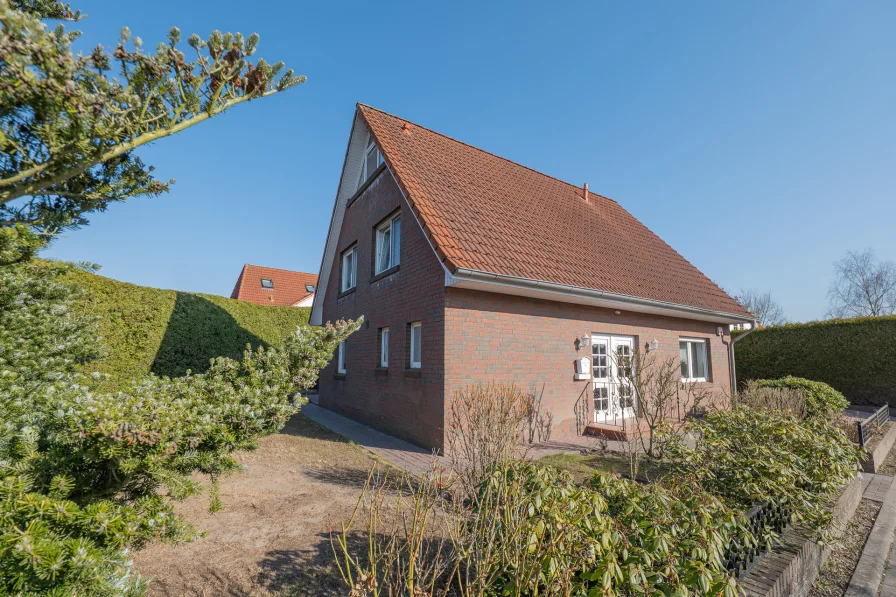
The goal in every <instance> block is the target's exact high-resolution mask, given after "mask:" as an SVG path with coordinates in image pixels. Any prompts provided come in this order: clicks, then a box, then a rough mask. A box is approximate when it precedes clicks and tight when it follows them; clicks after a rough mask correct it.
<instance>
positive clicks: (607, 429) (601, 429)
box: [585, 419, 650, 441]
mask: <svg viewBox="0 0 896 597" xmlns="http://www.w3.org/2000/svg"><path fill="white" fill-rule="evenodd" d="M641 428H642V430H643V433H644V434H645V437H646V436H648V435H650V429H649V428H648V427H647V425H645V424H643V423H642V424H641ZM585 435H594V436H602V437H605V438H607V439H612V440H617V441H627V440H630V439H635V438H636V437H638V436H639V435H638V427H637V424H636V421H635V420H634V419H632V420H631V422H626V425H625V427H622V426H621V425H607V424H605V423H588V425H586V426H585Z"/></svg>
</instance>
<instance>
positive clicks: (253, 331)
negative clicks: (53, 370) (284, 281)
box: [67, 270, 309, 390]
mask: <svg viewBox="0 0 896 597" xmlns="http://www.w3.org/2000/svg"><path fill="white" fill-rule="evenodd" d="M67 278H68V280H70V281H72V282H75V283H78V284H80V285H82V286H84V287H86V289H87V293H86V297H85V300H84V301H83V302H82V303H80V304H79V308H82V309H84V310H86V311H88V312H91V313H95V314H97V315H99V316H100V334H101V335H102V337H103V342H104V344H105V346H106V349H107V351H108V354H107V356H106V357H104V358H103V359H101V360H100V361H98V362H95V363H91V364H90V365H89V366H88V367H87V368H86V370H87V372H93V371H98V372H100V373H107V374H109V375H110V378H109V380H108V381H105V382H103V384H102V388H101V389H103V390H115V389H117V388H118V387H120V386H121V384H123V383H125V382H127V381H128V380H131V379H134V378H136V377H139V376H142V375H145V374H147V373H150V372H152V373H155V374H157V375H167V376H170V377H174V376H181V375H183V374H184V373H186V371H187V370H191V371H205V370H206V369H208V367H209V360H210V359H211V358H212V357H217V356H227V357H237V358H238V357H240V356H241V355H242V351H243V349H244V347H245V346H246V344H247V343H248V344H251V345H252V346H258V345H260V344H263V345H270V344H277V343H279V342H280V341H281V340H283V338H284V337H285V336H286V335H287V334H289V333H291V332H292V331H294V330H295V328H296V326H297V325H305V324H307V323H308V316H309V309H308V308H306V307H274V306H267V305H255V304H252V303H246V302H243V301H237V300H234V299H229V298H224V297H220V296H214V295H209V294H192V293H189V292H178V291H175V290H160V289H157V288H150V287H147V286H137V285H135V284H128V283H126V282H119V281H117V280H112V279H110V278H105V277H103V276H98V275H96V274H92V273H88V272H85V271H81V270H77V271H74V272H72V273H71V274H69V275H68V276H67Z"/></svg>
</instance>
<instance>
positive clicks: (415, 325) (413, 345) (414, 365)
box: [408, 321, 423, 369]
mask: <svg viewBox="0 0 896 597" xmlns="http://www.w3.org/2000/svg"><path fill="white" fill-rule="evenodd" d="M415 329H419V330H420V332H419V333H420V338H419V339H417V340H416V341H415V340H414V330H415ZM417 344H420V346H417ZM415 352H419V353H420V358H419V360H417V361H415V360H414V353H415ZM408 356H409V357H410V358H409V359H408V360H409V362H410V368H411V369H420V368H421V367H422V366H423V324H422V322H420V321H413V322H411V342H410V350H409V351H408Z"/></svg>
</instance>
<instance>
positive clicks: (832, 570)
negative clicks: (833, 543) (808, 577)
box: [808, 500, 881, 597]
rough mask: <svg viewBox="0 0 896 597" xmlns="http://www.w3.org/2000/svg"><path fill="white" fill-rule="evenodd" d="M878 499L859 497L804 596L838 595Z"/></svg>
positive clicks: (859, 552)
mask: <svg viewBox="0 0 896 597" xmlns="http://www.w3.org/2000/svg"><path fill="white" fill-rule="evenodd" d="M880 507H881V504H880V502H874V501H871V500H862V501H861V502H859V507H858V508H856V513H855V515H854V516H853V518H852V520H850V521H849V524H847V526H846V531H845V532H844V535H843V538H842V540H841V542H840V546H839V547H837V548H836V549H834V551H832V552H831V555H830V557H829V558H828V561H827V563H826V564H825V565H824V568H822V569H821V572H820V573H819V575H818V578H816V579H815V582H814V583H813V585H812V590H811V591H810V592H809V595H808V597H842V595H843V594H844V593H845V592H846V587H848V586H849V580H850V579H851V578H852V574H853V572H854V571H855V569H856V564H858V562H859V558H860V557H861V556H862V549H863V548H864V547H865V541H867V540H868V535H870V534H871V528H872V527H873V526H874V521H875V520H876V519H877V513H878V512H880Z"/></svg>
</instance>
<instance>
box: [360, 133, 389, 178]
mask: <svg viewBox="0 0 896 597" xmlns="http://www.w3.org/2000/svg"><path fill="white" fill-rule="evenodd" d="M382 163H383V154H382V153H381V152H380V148H379V147H377V146H376V141H374V140H373V135H367V149H365V150H364V163H363V164H362V165H361V178H360V179H359V180H358V186H359V187H360V186H361V185H362V184H364V183H365V182H367V179H368V178H370V177H371V176H372V175H373V173H374V171H375V170H376V169H377V168H379V167H380V164H382Z"/></svg>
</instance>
